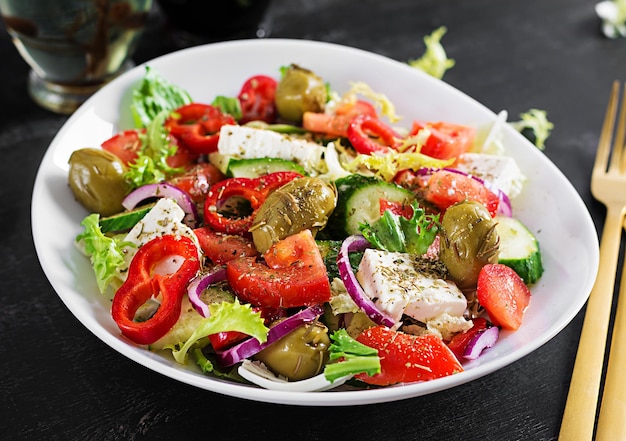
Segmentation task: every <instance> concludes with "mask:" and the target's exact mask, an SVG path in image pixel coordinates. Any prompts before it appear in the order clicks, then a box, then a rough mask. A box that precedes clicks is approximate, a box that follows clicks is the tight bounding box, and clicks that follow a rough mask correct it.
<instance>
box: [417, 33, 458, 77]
mask: <svg viewBox="0 0 626 441" xmlns="http://www.w3.org/2000/svg"><path fill="white" fill-rule="evenodd" d="M446 32H447V29H446V27H445V26H440V27H439V28H437V29H435V30H434V31H433V32H432V34H430V35H427V36H425V37H424V44H425V45H426V51H425V52H424V55H422V56H421V57H420V58H418V59H415V60H409V61H408V64H409V66H411V67H415V68H416V69H420V70H422V71H424V72H426V73H427V74H429V75H431V76H433V77H435V78H438V79H442V78H443V76H444V74H445V73H446V71H447V70H448V69H451V68H453V67H454V65H455V61H454V60H452V59H450V58H448V55H447V54H446V51H445V49H444V48H443V45H442V44H441V39H442V38H443V36H444V35H445V33H446Z"/></svg>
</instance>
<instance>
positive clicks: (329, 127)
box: [302, 100, 378, 138]
mask: <svg viewBox="0 0 626 441" xmlns="http://www.w3.org/2000/svg"><path fill="white" fill-rule="evenodd" d="M359 115H368V116H371V117H372V118H377V117H378V115H377V113H376V109H375V108H374V106H373V105H371V104H370V103H368V102H367V101H363V100H357V101H355V102H354V103H346V104H343V105H342V106H339V107H338V108H337V109H336V110H335V113H334V114H333V113H318V112H304V115H303V116H302V127H304V128H305V129H306V130H308V131H310V132H316V133H323V134H325V135H327V136H331V137H332V136H336V137H342V138H347V137H348V127H349V126H350V123H351V122H352V120H353V119H354V118H355V117H357V116H359Z"/></svg>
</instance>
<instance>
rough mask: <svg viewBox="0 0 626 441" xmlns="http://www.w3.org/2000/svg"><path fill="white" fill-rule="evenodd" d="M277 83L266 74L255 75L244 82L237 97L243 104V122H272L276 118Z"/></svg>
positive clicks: (241, 121)
mask: <svg viewBox="0 0 626 441" xmlns="http://www.w3.org/2000/svg"><path fill="white" fill-rule="evenodd" d="M277 85H278V83H277V82H276V80H275V79H274V78H271V77H268V76H266V75H255V76H253V77H251V78H249V79H248V80H247V81H246V82H245V83H243V86H242V87H241V91H240V92H239V95H238V97H237V98H238V99H239V104H240V105H241V113H242V117H241V119H240V123H241V124H245V123H247V122H250V121H265V122H266V123H272V122H274V121H275V120H276V115H277V111H276V105H275V104H274V98H275V97H276V86H277Z"/></svg>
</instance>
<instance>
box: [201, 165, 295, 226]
mask: <svg viewBox="0 0 626 441" xmlns="http://www.w3.org/2000/svg"><path fill="white" fill-rule="evenodd" d="M298 177H302V175H301V174H299V173H295V172H276V173H270V174H268V175H265V176H261V177H259V178H254V179H250V178H230V179H225V180H223V181H220V182H218V183H217V184H215V185H214V186H213V187H211V188H210V190H209V192H208V193H207V197H206V200H205V201H204V223H205V224H207V225H208V226H210V227H211V228H213V229H214V230H215V231H219V232H221V233H227V234H244V233H246V232H247V231H248V229H249V228H250V226H251V225H252V222H253V221H254V215H255V214H256V212H257V211H258V209H259V208H260V207H261V205H262V204H263V202H265V199H266V198H267V196H268V195H269V194H270V193H271V192H272V191H274V190H276V189H277V188H279V187H282V186H283V185H284V184H286V183H287V182H289V181H291V180H293V179H295V178H298ZM235 197H238V198H243V199H245V200H247V201H248V202H249V203H250V208H249V211H250V212H249V214H247V215H244V216H236V213H233V214H235V215H233V216H225V215H224V210H223V206H224V205H225V203H226V202H227V201H228V199H230V198H235Z"/></svg>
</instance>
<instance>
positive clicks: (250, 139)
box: [217, 125, 326, 171]
mask: <svg viewBox="0 0 626 441" xmlns="http://www.w3.org/2000/svg"><path fill="white" fill-rule="evenodd" d="M217 151H218V152H219V154H220V155H225V156H234V157H237V158H243V159H253V158H281V159H287V160H289V161H294V162H296V163H298V164H300V165H301V166H302V167H304V168H305V169H306V170H307V171H323V170H320V168H323V167H324V165H325V163H324V159H323V156H324V152H325V151H326V149H325V148H324V147H323V146H321V145H319V144H316V143H314V142H310V141H306V140H304V139H299V138H296V137H293V136H290V135H286V134H283V133H277V132H273V131H271V130H262V129H255V128H252V127H245V126H232V125H226V126H222V128H221V130H220V139H219V142H218V145H217Z"/></svg>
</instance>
